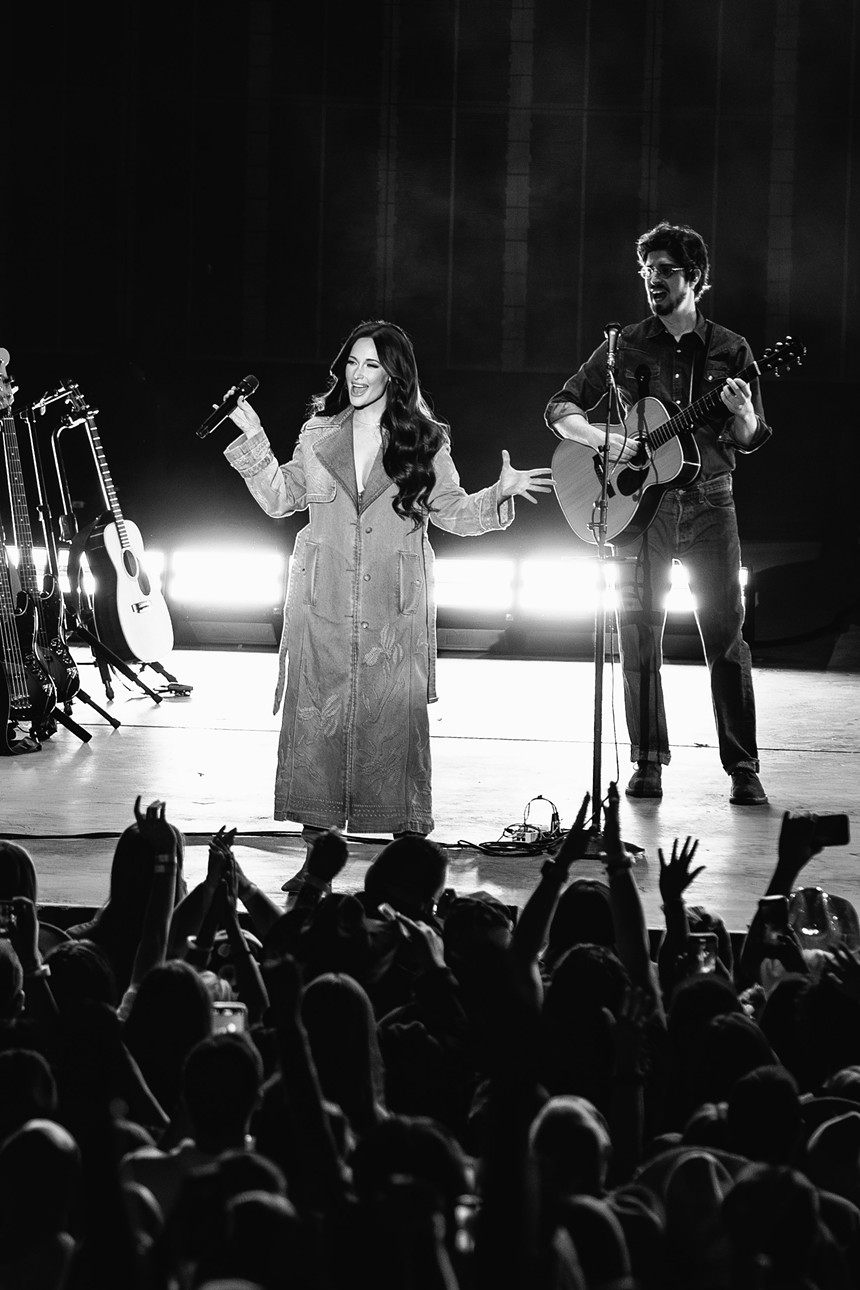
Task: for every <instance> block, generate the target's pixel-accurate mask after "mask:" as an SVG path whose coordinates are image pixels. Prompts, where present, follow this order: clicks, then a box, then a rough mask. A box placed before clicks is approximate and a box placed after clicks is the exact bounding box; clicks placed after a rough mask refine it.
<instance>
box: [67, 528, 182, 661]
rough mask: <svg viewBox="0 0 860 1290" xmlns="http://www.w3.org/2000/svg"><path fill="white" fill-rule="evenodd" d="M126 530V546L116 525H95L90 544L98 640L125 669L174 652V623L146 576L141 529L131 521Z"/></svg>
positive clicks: (89, 539) (94, 615) (88, 550)
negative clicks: (124, 665) (120, 660)
mask: <svg viewBox="0 0 860 1290" xmlns="http://www.w3.org/2000/svg"><path fill="white" fill-rule="evenodd" d="M123 527H124V529H125V535H126V541H125V543H123V541H122V539H121V537H120V533H119V530H118V528H117V526H116V524H115V523H113V522H112V521H108V522H107V523H104V524H97V525H96V527H95V528H94V529H93V531H92V533H91V535H90V537H89V538H88V539H87V544H86V555H87V561H88V563H89V566H90V570H91V572H92V575H93V578H94V580H95V584H96V588H95V593H94V595H93V618H94V620H95V630H96V635H97V636H98V637H99V639H100V640H101V641H102V642H103V643H104V644H105V645H107V647H108V648H109V649H111V650H113V652H114V654H116V655H117V657H118V658H120V659H122V661H123V662H124V663H133V662H140V663H154V662H156V661H157V660H159V659H162V658H163V657H164V656H165V655H166V654H169V653H170V651H171V650H172V649H173V623H172V622H171V620H170V611H169V610H168V608H167V602H166V601H165V599H164V597H163V596H162V594H161V592H160V591H159V590H158V589H157V588H156V587H153V586H152V584H151V582H150V580H149V576H148V574H147V572H146V568H145V566H144V562H143V561H144V550H143V538H142V537H141V533H140V529H139V528H138V527H137V525H136V524H133V523H132V522H131V521H130V520H124V521H123Z"/></svg>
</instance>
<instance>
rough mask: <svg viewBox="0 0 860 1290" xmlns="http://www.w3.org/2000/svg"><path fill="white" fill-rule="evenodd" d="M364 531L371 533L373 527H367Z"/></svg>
mask: <svg viewBox="0 0 860 1290" xmlns="http://www.w3.org/2000/svg"><path fill="white" fill-rule="evenodd" d="M364 531H365V533H372V532H373V529H372V528H369V529H365V530H364Z"/></svg>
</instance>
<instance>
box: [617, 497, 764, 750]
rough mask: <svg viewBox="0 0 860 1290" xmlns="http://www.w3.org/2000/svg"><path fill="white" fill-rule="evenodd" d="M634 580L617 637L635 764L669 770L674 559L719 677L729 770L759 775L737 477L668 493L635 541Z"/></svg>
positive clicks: (719, 714) (719, 716) (716, 696)
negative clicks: (667, 645) (665, 679)
mask: <svg viewBox="0 0 860 1290" xmlns="http://www.w3.org/2000/svg"><path fill="white" fill-rule="evenodd" d="M625 552H626V553H627V554H629V555H631V556H635V566H633V567H634V573H633V576H632V580H630V579H628V578H625V580H624V585H623V586H622V591H621V608H620V612H619V633H620V641H621V659H622V670H623V676H624V701H625V708H626V713H627V729H628V732H629V734H630V745H631V747H630V755H631V758H632V760H633V761H636V762H639V761H652V762H660V763H662V764H664V765H665V764H667V763H668V762H669V760H670V757H671V752H670V750H669V735H668V731H667V728H666V711H665V707H664V704H663V685H662V681H661V675H660V666H661V663H662V661H663V629H664V626H665V622H666V613H665V610H664V609H663V608H662V605H663V603H664V600H665V596H666V593H667V592H668V590H669V586H670V580H671V568H672V561H673V559H677V560H680V561H681V562H682V564H683V565H684V569H685V570H686V572H687V575H688V578H689V583H690V591H691V592H692V594H693V596H694V597H695V601H696V624H697V626H698V629H699V635H700V637H701V640H702V646H703V649H704V653H705V659H706V661H707V664H708V670H709V672H710V677H711V698H712V701H713V707H714V717H715V719H716V724H717V735H718V738H719V750H720V760H721V762H722V764H723V767H724V768H725V770H726V772H727V773H729V774H731V772H732V771H733V770H737V769H741V768H745V769H748V770H753V771H758V769H759V760H758V748H757V745H756V722H755V696H754V694H753V687H752V671H751V663H750V651H749V647H748V646H747V644H746V642H745V641H744V639H743V637H742V635H741V627H742V626H743V620H744V608H743V599H742V596H741V587H740V579H739V571H740V559H741V552H740V541H739V539H738V527H737V519H736V516H735V506H734V500H733V498H732V477H731V475H729V474H726V475H717V476H715V477H714V478H712V479H707V480H703V481H702V482H700V483H697V484H693V485H691V486H690V487H688V488H680V489H669V490H667V491H666V493H665V494H664V495H663V498H662V500H661V502H660V506H659V509H658V511H657V514H656V516H655V518H654V520H653V521H652V523H651V525H650V526H649V527H648V528H647V529H646V530H645V532H644V533H643V534H642V535H641V537H639V538H638V539H637V541H636V543H635V544H633V545H632V546H630V547H626V548H625Z"/></svg>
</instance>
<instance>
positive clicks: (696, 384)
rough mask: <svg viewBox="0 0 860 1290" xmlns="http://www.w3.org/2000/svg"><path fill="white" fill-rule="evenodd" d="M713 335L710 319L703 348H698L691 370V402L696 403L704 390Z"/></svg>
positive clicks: (712, 325)
mask: <svg viewBox="0 0 860 1290" xmlns="http://www.w3.org/2000/svg"><path fill="white" fill-rule="evenodd" d="M713 335H714V324H713V323H712V322H710V321H709V322H708V325H707V327H706V328H705V343H704V345H703V346H702V348H701V349H698V350H696V356H695V358H694V359H693V368H692V371H691V372H690V403H695V402H696V399H698V398H700V397H701V395H702V394H703V392H704V391H703V390H702V386H703V384H704V381H705V366H706V364H707V362H708V355H709V354H710V352H711V339H712V337H713ZM688 406H689V405H688Z"/></svg>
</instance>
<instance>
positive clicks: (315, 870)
mask: <svg viewBox="0 0 860 1290" xmlns="http://www.w3.org/2000/svg"><path fill="white" fill-rule="evenodd" d="M348 859H349V848H348V847H347V845H346V842H345V841H344V838H343V835H342V834H341V833H338V831H337V829H327V830H326V831H325V833H320V834H319V835H318V836H317V837H316V838H315V839H314V843H313V846H312V847H311V850H310V854H309V856H308V873H309V874H312V875H313V876H314V877H315V878H318V879H319V881H320V882H325V883H331V882H332V881H333V880H334V879H335V878H336V877H337V875H338V874H339V873H340V872H341V870H342V869H343V868H344V866H345V864H346V862H347V860H348Z"/></svg>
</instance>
